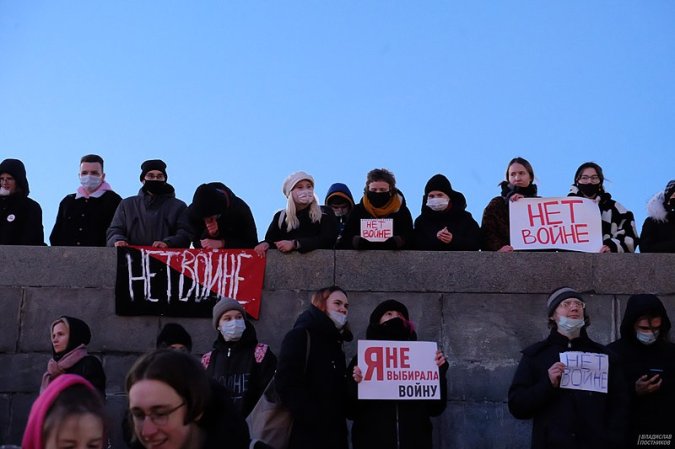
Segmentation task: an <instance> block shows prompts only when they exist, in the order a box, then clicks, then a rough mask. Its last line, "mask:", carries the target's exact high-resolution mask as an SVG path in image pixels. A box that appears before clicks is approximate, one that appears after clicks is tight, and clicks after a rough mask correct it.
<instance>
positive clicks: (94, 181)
mask: <svg viewBox="0 0 675 449" xmlns="http://www.w3.org/2000/svg"><path fill="white" fill-rule="evenodd" d="M102 183H103V179H101V178H100V177H98V176H94V175H84V176H80V184H82V187H84V188H85V189H86V190H87V191H88V192H93V191H94V190H96V189H98V187H99V186H100V185H101V184H102Z"/></svg>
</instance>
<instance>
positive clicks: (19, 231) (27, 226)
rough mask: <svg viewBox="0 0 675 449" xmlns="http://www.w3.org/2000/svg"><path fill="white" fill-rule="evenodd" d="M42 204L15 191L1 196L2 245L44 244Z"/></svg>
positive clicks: (0, 227)
mask: <svg viewBox="0 0 675 449" xmlns="http://www.w3.org/2000/svg"><path fill="white" fill-rule="evenodd" d="M44 244H45V236H44V231H43V227H42V209H41V208H40V205H39V204H38V203H37V202H35V201H33V200H32V199H30V198H28V197H27V196H24V195H22V194H21V193H14V194H12V195H8V196H0V245H44Z"/></svg>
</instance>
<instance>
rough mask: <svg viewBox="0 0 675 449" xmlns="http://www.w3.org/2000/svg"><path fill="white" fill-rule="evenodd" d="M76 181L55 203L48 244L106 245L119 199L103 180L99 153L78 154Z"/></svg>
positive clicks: (103, 175)
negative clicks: (52, 224) (71, 189)
mask: <svg viewBox="0 0 675 449" xmlns="http://www.w3.org/2000/svg"><path fill="white" fill-rule="evenodd" d="M80 184H81V185H80V186H79V187H78V188H77V191H76V192H75V193H71V194H70V195H66V197H65V198H63V200H61V203H60V204H59V211H58V213H57V214H56V223H54V229H52V233H51V234H50V236H49V241H50V243H51V244H52V246H106V231H107V230H108V226H110V222H111V221H112V218H113V216H114V215H115V211H116V210H117V206H118V205H119V204H120V201H122V198H121V197H120V196H119V195H118V194H117V193H115V192H113V190H112V187H110V184H108V183H107V182H106V180H105V173H104V172H103V158H102V157H101V156H99V155H96V154H88V155H86V156H83V157H82V159H81V160H80Z"/></svg>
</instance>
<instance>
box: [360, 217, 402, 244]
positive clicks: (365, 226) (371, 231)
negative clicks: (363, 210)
mask: <svg viewBox="0 0 675 449" xmlns="http://www.w3.org/2000/svg"><path fill="white" fill-rule="evenodd" d="M393 236H394V219H393V218H362V219H361V237H363V238H364V239H366V240H368V241H369V242H384V241H385V240H387V239H388V238H390V237H393Z"/></svg>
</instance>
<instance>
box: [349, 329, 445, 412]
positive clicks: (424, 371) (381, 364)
mask: <svg viewBox="0 0 675 449" xmlns="http://www.w3.org/2000/svg"><path fill="white" fill-rule="evenodd" d="M437 348H438V345H437V344H436V343H434V342H430V341H384V340H359V342H358V353H357V364H358V366H359V367H360V368H361V372H362V373H363V380H362V381H361V382H360V383H359V387H358V389H359V399H391V400H420V399H429V400H430V399H440V398H441V388H440V381H439V374H438V366H436V362H435V361H434V359H435V357H436V351H437Z"/></svg>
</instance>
